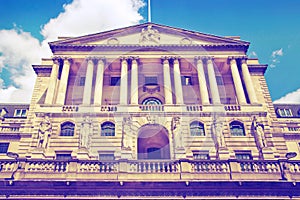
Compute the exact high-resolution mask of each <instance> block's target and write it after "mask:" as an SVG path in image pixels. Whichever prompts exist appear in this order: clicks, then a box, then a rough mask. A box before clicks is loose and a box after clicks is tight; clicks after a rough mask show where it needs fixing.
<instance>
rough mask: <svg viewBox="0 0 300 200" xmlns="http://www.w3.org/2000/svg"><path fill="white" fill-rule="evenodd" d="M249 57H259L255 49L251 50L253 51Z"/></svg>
mask: <svg viewBox="0 0 300 200" xmlns="http://www.w3.org/2000/svg"><path fill="white" fill-rule="evenodd" d="M249 57H250V58H257V54H256V52H255V51H251V52H250V53H249Z"/></svg>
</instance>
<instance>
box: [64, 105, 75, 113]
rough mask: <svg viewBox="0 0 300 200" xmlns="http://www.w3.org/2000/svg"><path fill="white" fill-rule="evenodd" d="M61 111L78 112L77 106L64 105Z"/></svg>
mask: <svg viewBox="0 0 300 200" xmlns="http://www.w3.org/2000/svg"><path fill="white" fill-rule="evenodd" d="M62 111H63V112H78V106H72V105H65V106H62Z"/></svg>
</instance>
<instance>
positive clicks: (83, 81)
mask: <svg viewBox="0 0 300 200" xmlns="http://www.w3.org/2000/svg"><path fill="white" fill-rule="evenodd" d="M84 85H85V77H80V79H79V86H84Z"/></svg>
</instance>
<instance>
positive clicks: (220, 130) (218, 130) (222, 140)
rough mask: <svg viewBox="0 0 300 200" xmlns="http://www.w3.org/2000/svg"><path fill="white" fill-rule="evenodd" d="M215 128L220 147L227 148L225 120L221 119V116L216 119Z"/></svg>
mask: <svg viewBox="0 0 300 200" xmlns="http://www.w3.org/2000/svg"><path fill="white" fill-rule="evenodd" d="M213 130H214V135H215V138H216V142H217V146H218V148H219V149H220V148H226V143H225V138H224V134H223V122H222V121H221V120H220V118H215V119H214V122H213Z"/></svg>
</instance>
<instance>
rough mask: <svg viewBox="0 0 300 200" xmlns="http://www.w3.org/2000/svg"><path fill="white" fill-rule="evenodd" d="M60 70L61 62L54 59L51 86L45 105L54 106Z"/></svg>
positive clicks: (49, 86)
mask: <svg viewBox="0 0 300 200" xmlns="http://www.w3.org/2000/svg"><path fill="white" fill-rule="evenodd" d="M58 70H59V60H58V58H54V59H53V65H52V70H51V75H50V80H49V85H48V89H47V94H46V99H45V104H53V97H54V94H55V89H56V84H57V78H58Z"/></svg>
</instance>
